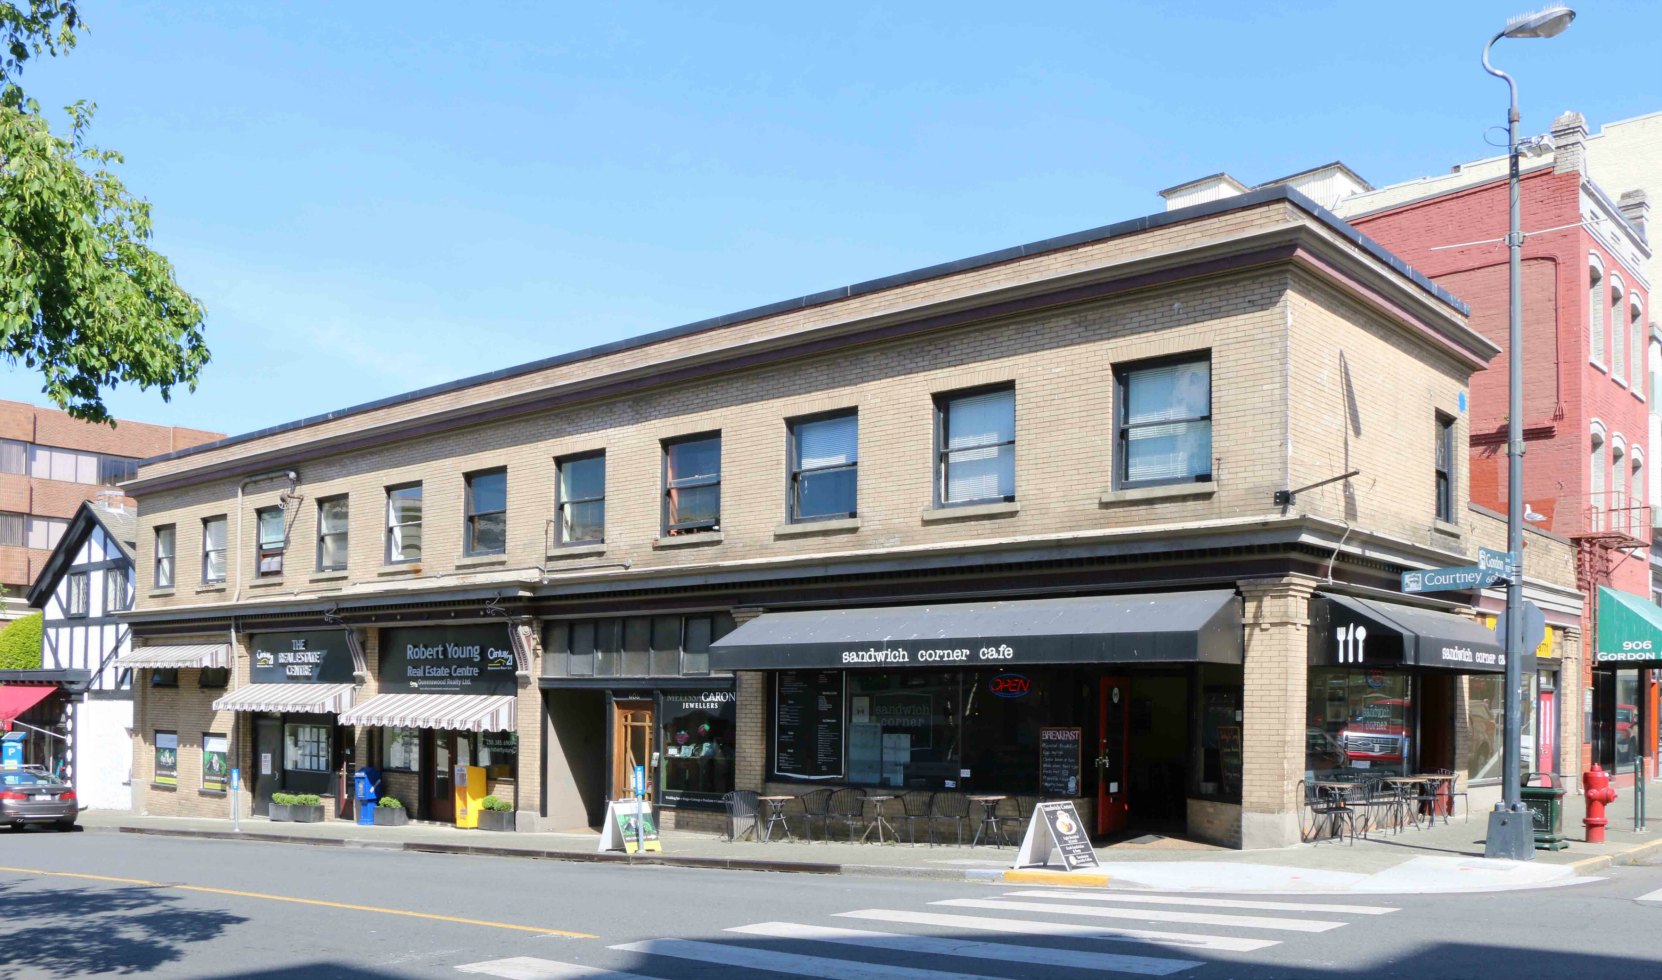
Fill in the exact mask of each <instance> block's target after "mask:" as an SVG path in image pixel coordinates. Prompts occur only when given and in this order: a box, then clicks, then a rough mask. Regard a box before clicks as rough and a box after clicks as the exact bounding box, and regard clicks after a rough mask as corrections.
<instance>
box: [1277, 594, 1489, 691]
mask: <svg viewBox="0 0 1662 980" xmlns="http://www.w3.org/2000/svg"><path fill="white" fill-rule="evenodd" d="M1310 605H1311V623H1310V663H1311V664H1313V665H1316V666H1323V667H1397V666H1401V667H1441V668H1444V669H1448V670H1461V671H1469V672H1474V673H1500V672H1504V671H1505V670H1506V650H1505V649H1504V648H1503V647H1502V646H1501V645H1500V642H1499V641H1498V640H1496V639H1495V634H1494V633H1492V632H1490V631H1489V630H1487V629H1485V628H1484V627H1483V625H1482V624H1481V623H1478V622H1475V621H1473V620H1470V619H1467V618H1465V617H1464V616H1456V615H1454V614H1453V613H1445V612H1437V611H1436V610H1434V609H1421V608H1419V607H1417V606H1408V605H1403V604H1402V603H1399V602H1382V601H1380V600H1377V599H1358V598H1356V597H1354V596H1345V595H1319V596H1316V597H1315V598H1314V599H1312V600H1311V601H1310Z"/></svg>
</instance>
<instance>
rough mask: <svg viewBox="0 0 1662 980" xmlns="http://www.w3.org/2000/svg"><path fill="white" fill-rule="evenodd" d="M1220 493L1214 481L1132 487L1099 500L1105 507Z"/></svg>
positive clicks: (1110, 493)
mask: <svg viewBox="0 0 1662 980" xmlns="http://www.w3.org/2000/svg"><path fill="white" fill-rule="evenodd" d="M1217 492H1218V484H1217V482H1216V481H1214V480H1207V481H1205V482H1204V483H1167V484H1162V485H1161V486H1157V487H1132V488H1131V489H1129V490H1109V491H1107V492H1105V493H1103V495H1102V496H1100V497H1098V498H1097V501H1096V502H1097V503H1098V504H1099V505H1103V506H1109V505H1113V504H1135V503H1141V502H1143V501H1145V500H1171V499H1174V498H1177V497H1210V496H1212V495H1213V494H1215V493H1217Z"/></svg>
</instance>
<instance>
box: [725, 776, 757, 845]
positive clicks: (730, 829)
mask: <svg viewBox="0 0 1662 980" xmlns="http://www.w3.org/2000/svg"><path fill="white" fill-rule="evenodd" d="M721 802H722V804H723V805H724V806H725V807H726V808H727V839H728V840H730V841H737V840H738V839H739V835H740V834H742V833H744V831H743V830H741V829H739V825H740V824H742V823H744V822H745V821H746V820H748V821H750V827H749V830H750V839H751V840H755V841H759V840H761V839H762V828H761V823H760V821H761V819H762V813H761V810H762V801H761V800H760V799H759V798H758V795H757V794H756V793H755V792H752V791H751V790H748V789H736V790H734V791H732V792H731V793H726V794H723V796H722V798H721Z"/></svg>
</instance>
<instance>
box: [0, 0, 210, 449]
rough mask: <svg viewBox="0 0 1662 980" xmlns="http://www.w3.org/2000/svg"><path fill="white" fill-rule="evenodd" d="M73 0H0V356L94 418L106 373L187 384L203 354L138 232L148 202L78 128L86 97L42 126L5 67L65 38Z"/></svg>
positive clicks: (87, 115)
mask: <svg viewBox="0 0 1662 980" xmlns="http://www.w3.org/2000/svg"><path fill="white" fill-rule="evenodd" d="M83 29H84V28H83V24H82V21H81V15H80V12H79V10H77V5H76V0H17V2H8V0H0V358H5V359H6V360H7V361H9V362H10V363H12V364H13V365H16V364H20V363H21V364H22V365H24V366H25V367H27V368H29V369H31V370H38V371H39V372H40V374H41V377H42V379H43V382H44V383H43V385H42V387H41V391H42V392H43V393H44V394H45V395H46V397H47V398H48V399H49V400H50V401H51V402H52V403H53V404H55V405H57V406H58V407H59V408H62V409H63V410H65V411H67V412H68V413H69V414H71V415H73V416H75V417H77V418H81V419H85V420H87V421H89V422H108V421H110V416H109V412H108V410H107V409H106V408H105V406H104V391H105V390H106V389H108V388H111V387H113V386H115V385H117V384H133V385H137V386H138V387H139V388H141V389H150V388H155V389H157V390H159V391H160V393H161V396H162V397H163V398H164V399H166V398H169V397H170V396H171V392H172V389H173V386H175V385H185V386H186V387H187V389H188V390H192V391H194V390H195V388H196V381H197V377H198V375H199V374H200V372H201V370H202V367H203V365H205V364H206V363H207V362H208V348H207V345H206V343H205V342H204V341H203V338H202V316H203V312H202V306H201V304H200V303H198V302H197V301H196V299H195V298H194V297H192V296H191V295H190V294H189V293H187V292H185V290H184V289H182V288H180V286H179V284H178V283H177V282H175V281H174V277H173V266H172V265H171V264H170V263H169V262H168V261H167V259H166V258H165V257H163V256H162V255H161V254H160V253H158V252H156V251H154V250H152V249H151V248H150V247H149V245H148V244H146V243H147V242H149V240H150V237H151V221H150V205H149V203H148V202H146V201H145V200H143V199H142V198H136V197H133V196H132V195H131V194H129V193H128V191H127V188H126V187H125V186H124V185H123V184H122V182H121V181H120V179H118V178H117V177H116V176H115V174H113V173H112V172H111V171H110V167H111V166H112V165H114V164H119V163H120V162H121V155H120V154H119V153H117V152H115V151H113V150H103V149H99V148H98V147H95V146H92V145H89V144H88V143H87V142H86V135H87V127H88V125H89V124H90V123H91V121H92V114H93V110H94V109H95V108H96V106H94V105H93V104H91V103H88V102H77V103H75V104H74V105H72V106H69V107H68V108H67V112H68V116H69V132H68V134H67V135H66V136H59V135H57V134H55V133H53V132H52V130H51V127H50V126H49V125H48V124H47V121H46V118H45V117H44V116H43V115H42V113H41V110H40V105H39V104H38V103H36V102H35V100H33V99H31V98H30V97H29V96H28V94H27V93H26V92H25V91H24V90H23V87H22V85H21V84H20V82H19V78H20V77H21V75H22V73H23V68H24V66H25V65H26V64H27V63H28V62H29V61H30V59H31V58H37V57H40V56H53V55H57V54H60V53H64V52H67V51H68V50H69V49H70V48H73V47H74V46H75V37H76V34H77V33H78V32H80V31H81V30H83Z"/></svg>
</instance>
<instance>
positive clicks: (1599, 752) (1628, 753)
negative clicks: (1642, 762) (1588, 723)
mask: <svg viewBox="0 0 1662 980" xmlns="http://www.w3.org/2000/svg"><path fill="white" fill-rule="evenodd" d="M1593 700H1594V701H1596V702H1597V709H1596V710H1595V711H1594V712H1593V725H1592V728H1591V731H1592V733H1593V760H1594V761H1595V762H1598V763H1600V764H1601V765H1603V766H1604V767H1605V768H1606V769H1608V770H1610V771H1611V772H1632V771H1633V765H1634V761H1635V758H1636V757H1637V754H1638V751H1639V739H1640V737H1641V733H1640V729H1639V672H1638V671H1637V670H1595V671H1593Z"/></svg>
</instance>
